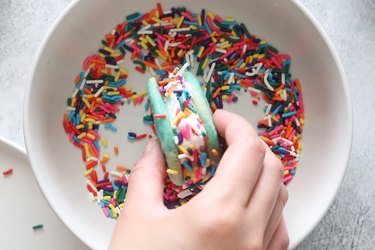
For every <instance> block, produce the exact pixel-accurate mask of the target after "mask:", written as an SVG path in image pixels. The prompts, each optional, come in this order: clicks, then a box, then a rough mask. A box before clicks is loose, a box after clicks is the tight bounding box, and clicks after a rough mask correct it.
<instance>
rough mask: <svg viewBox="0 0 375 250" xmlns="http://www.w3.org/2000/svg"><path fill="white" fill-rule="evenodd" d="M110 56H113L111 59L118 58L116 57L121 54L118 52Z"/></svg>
mask: <svg viewBox="0 0 375 250" xmlns="http://www.w3.org/2000/svg"><path fill="white" fill-rule="evenodd" d="M111 56H113V57H118V56H121V53H119V52H114V53H112V54H111Z"/></svg>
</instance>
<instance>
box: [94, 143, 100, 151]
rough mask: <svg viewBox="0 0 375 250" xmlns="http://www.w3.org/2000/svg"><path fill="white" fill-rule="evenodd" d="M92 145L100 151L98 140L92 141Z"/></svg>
mask: <svg viewBox="0 0 375 250" xmlns="http://www.w3.org/2000/svg"><path fill="white" fill-rule="evenodd" d="M94 146H95V148H96V149H97V150H98V151H100V145H99V142H98V141H94Z"/></svg>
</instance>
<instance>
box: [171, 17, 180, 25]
mask: <svg viewBox="0 0 375 250" xmlns="http://www.w3.org/2000/svg"><path fill="white" fill-rule="evenodd" d="M178 20H179V17H175V18H173V19H171V20H170V22H171V23H173V24H176V23H177V22H178Z"/></svg>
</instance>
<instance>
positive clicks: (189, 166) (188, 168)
mask: <svg viewBox="0 0 375 250" xmlns="http://www.w3.org/2000/svg"><path fill="white" fill-rule="evenodd" d="M182 165H184V167H185V168H186V169H187V170H188V171H189V172H191V173H194V171H193V167H192V166H191V164H190V162H189V161H183V162H182Z"/></svg>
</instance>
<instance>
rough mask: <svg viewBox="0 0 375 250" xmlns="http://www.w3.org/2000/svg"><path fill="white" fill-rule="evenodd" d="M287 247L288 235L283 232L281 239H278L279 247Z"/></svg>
mask: <svg viewBox="0 0 375 250" xmlns="http://www.w3.org/2000/svg"><path fill="white" fill-rule="evenodd" d="M288 247H289V236H288V234H285V235H284V236H283V237H282V238H281V239H280V249H283V250H284V249H288Z"/></svg>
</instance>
